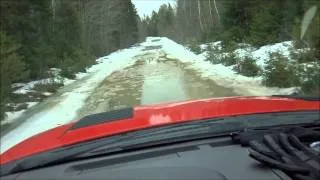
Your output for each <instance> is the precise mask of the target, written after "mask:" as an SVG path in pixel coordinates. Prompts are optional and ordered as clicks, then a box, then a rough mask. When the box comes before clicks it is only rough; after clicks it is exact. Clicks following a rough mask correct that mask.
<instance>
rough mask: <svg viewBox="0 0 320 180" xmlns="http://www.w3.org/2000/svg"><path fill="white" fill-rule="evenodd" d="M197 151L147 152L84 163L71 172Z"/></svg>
mask: <svg viewBox="0 0 320 180" xmlns="http://www.w3.org/2000/svg"><path fill="white" fill-rule="evenodd" d="M195 150H199V148H198V147H197V146H190V147H179V148H174V149H168V150H159V151H156V152H147V153H142V154H137V155H130V156H125V157H119V158H114V159H107V160H100V161H96V162H91V163H82V164H79V165H75V166H72V167H71V168H70V170H72V171H83V170H90V169H96V168H100V167H104V166H112V165H115V164H122V163H127V162H130V161H139V160H143V159H149V158H154V157H159V156H165V155H170V154H175V153H179V152H187V151H195Z"/></svg>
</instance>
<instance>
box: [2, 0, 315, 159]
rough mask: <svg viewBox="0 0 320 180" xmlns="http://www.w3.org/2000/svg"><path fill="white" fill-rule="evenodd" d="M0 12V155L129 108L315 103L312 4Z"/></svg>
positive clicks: (15, 1) (169, 4)
mask: <svg viewBox="0 0 320 180" xmlns="http://www.w3.org/2000/svg"><path fill="white" fill-rule="evenodd" d="M0 8H1V9H0V13H1V14H0V23H1V26H0V42H1V44H0V46H1V53H0V67H1V71H0V73H1V74H0V76H1V81H0V91H1V94H0V99H1V103H0V119H1V121H0V123H1V149H0V153H2V152H4V151H6V150H7V149H9V148H10V147H12V146H14V145H15V144H17V143H19V142H21V141H22V140H24V139H26V138H28V137H31V136H33V135H35V134H38V133H40V132H43V131H46V130H48V129H51V128H54V127H58V126H61V125H64V124H67V123H70V122H72V121H74V120H78V119H80V118H83V117H84V116H87V115H91V114H96V113H101V112H106V111H112V110H118V109H122V108H128V107H134V106H138V105H151V104H158V103H170V102H177V101H186V100H199V99H207V98H225V97H233V96H271V95H303V96H309V95H312V96H319V92H320V83H319V82H320V75H319V72H320V33H319V32H320V29H319V28H320V10H319V8H320V1H318V0H268V1H247V0H23V1H20V0H1V1H0ZM163 118H166V117H165V116H164V117H163ZM164 120H165V119H164Z"/></svg>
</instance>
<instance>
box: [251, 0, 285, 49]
mask: <svg viewBox="0 0 320 180" xmlns="http://www.w3.org/2000/svg"><path fill="white" fill-rule="evenodd" d="M266 2H267V3H264V4H261V5H260V6H258V7H259V8H257V9H256V12H255V13H254V14H253V18H252V22H251V24H250V37H249V38H248V39H249V42H250V43H251V44H252V45H254V46H263V45H266V44H271V43H276V42H279V40H280V39H279V37H278V36H279V34H280V27H281V15H282V14H281V9H280V8H281V6H280V1H266Z"/></svg>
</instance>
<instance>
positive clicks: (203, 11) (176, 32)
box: [0, 0, 320, 117]
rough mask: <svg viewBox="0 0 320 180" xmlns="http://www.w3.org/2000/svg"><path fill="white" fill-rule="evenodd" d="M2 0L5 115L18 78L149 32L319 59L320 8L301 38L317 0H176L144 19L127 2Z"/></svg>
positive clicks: (77, 63)
mask: <svg viewBox="0 0 320 180" xmlns="http://www.w3.org/2000/svg"><path fill="white" fill-rule="evenodd" d="M0 2H1V3H0V13H1V14H0V23H1V26H0V40H1V41H0V42H1V44H0V46H1V53H0V67H1V71H0V76H1V81H0V91H1V94H0V98H1V110H0V112H1V117H3V112H4V111H5V108H6V104H7V103H9V102H11V101H12V100H13V99H14V98H15V95H14V94H12V91H11V85H12V84H13V83H17V82H26V81H31V80H37V79H41V78H47V77H50V76H51V74H50V73H49V72H50V71H49V70H50V68H59V69H61V72H60V74H61V75H62V76H64V77H67V78H71V79H72V78H74V74H75V73H76V72H81V71H85V68H86V67H88V66H89V65H91V64H93V63H95V59H96V58H98V57H101V56H104V55H107V54H109V53H111V52H113V51H116V50H119V49H122V48H126V47H129V46H131V45H133V44H135V43H138V42H141V41H144V39H145V38H146V37H147V36H166V37H168V38H170V39H172V40H174V41H177V42H179V43H181V44H185V45H196V46H197V45H199V44H201V43H207V42H214V41H222V43H223V45H224V46H225V47H227V48H232V47H233V46H234V45H235V44H237V43H248V44H251V45H253V46H255V47H260V46H263V45H266V44H272V43H277V42H282V41H287V40H293V41H294V43H295V46H296V47H297V48H302V47H304V48H310V49H312V50H314V51H312V52H311V54H308V56H311V57H313V58H316V59H317V60H319V59H320V34H319V32H320V30H319V27H320V16H319V11H318V12H317V15H316V17H315V18H314V21H313V22H314V23H312V24H311V27H310V28H309V29H308V32H307V33H306V35H305V37H304V38H303V39H301V38H300V31H301V30H300V25H301V19H302V17H303V15H304V13H305V11H306V10H307V9H308V8H309V7H311V6H312V5H317V6H318V7H320V1H317V0H250V1H247V0H228V1H226V0H177V2H176V6H172V5H170V4H168V5H163V6H161V7H160V9H159V11H157V12H156V11H154V12H153V13H152V15H151V16H150V17H149V16H147V17H139V16H138V15H137V12H136V9H135V7H134V5H133V3H132V2H131V1H130V0H23V1H21V0H1V1H0ZM317 77H318V76H317ZM289 85H291V84H290V83H289ZM57 86H59V85H57Z"/></svg>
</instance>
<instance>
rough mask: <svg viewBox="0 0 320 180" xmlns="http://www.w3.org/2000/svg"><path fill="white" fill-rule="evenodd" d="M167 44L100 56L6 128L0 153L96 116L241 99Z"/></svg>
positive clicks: (152, 41)
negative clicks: (138, 108) (178, 103)
mask: <svg viewBox="0 0 320 180" xmlns="http://www.w3.org/2000/svg"><path fill="white" fill-rule="evenodd" d="M162 41H163V42H161V43H162V44H163V45H165V44H167V46H168V48H169V49H168V48H167V50H166V48H164V47H162V46H161V45H155V44H156V43H155V42H156V39H149V42H146V43H145V44H144V45H143V43H141V44H140V45H137V46H133V47H131V48H129V49H124V50H119V51H117V52H115V53H112V54H110V55H109V56H106V57H102V58H100V60H101V61H97V62H98V64H96V65H94V66H92V67H91V68H90V69H89V71H88V73H87V75H86V76H84V77H82V78H80V79H77V80H75V81H74V82H73V83H71V84H69V85H66V86H64V87H62V88H61V89H60V90H59V91H58V92H57V93H56V94H54V95H52V96H51V97H49V98H47V99H46V100H44V101H43V102H41V103H39V104H37V105H36V106H34V107H32V108H30V109H28V110H27V111H26V112H25V113H24V114H22V116H21V117H19V118H18V119H16V120H15V121H14V122H13V123H12V124H11V125H9V126H7V127H6V129H2V131H1V149H0V153H2V152H4V151H6V150H7V149H8V148H10V147H12V146H14V145H15V144H17V143H19V142H21V141H23V140H24V139H26V138H29V137H31V136H33V135H35V134H38V133H40V132H43V131H46V130H48V129H51V128H54V127H57V126H60V125H62V124H65V123H68V122H70V121H73V120H78V119H80V118H82V117H83V116H86V115H90V114H94V113H100V112H106V111H110V110H116V109H121V108H125V107H132V106H137V105H148V104H154V103H167V102H173V101H184V100H194V99H203V98H211V97H227V96H236V95H238V93H236V92H234V89H231V88H226V87H223V86H220V85H218V84H217V83H216V82H214V81H213V80H211V79H209V78H205V77H202V76H201V72H198V71H196V70H195V69H193V68H192V66H190V63H191V62H187V61H183V59H184V58H183V56H182V57H180V56H179V55H178V56H173V55H172V54H170V53H167V52H166V51H170V49H172V48H173V49H172V50H174V51H177V50H179V49H180V50H181V52H182V54H186V53H187V51H186V50H185V49H184V48H183V46H179V45H178V44H175V43H173V42H171V41H169V40H167V39H162ZM161 43H160V44H161ZM171 47H172V48H171ZM185 51H186V52H185ZM187 56H188V55H187ZM188 57H189V56H188ZM186 58H187V57H186ZM191 59H192V58H191Z"/></svg>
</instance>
